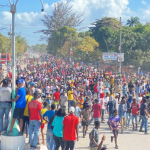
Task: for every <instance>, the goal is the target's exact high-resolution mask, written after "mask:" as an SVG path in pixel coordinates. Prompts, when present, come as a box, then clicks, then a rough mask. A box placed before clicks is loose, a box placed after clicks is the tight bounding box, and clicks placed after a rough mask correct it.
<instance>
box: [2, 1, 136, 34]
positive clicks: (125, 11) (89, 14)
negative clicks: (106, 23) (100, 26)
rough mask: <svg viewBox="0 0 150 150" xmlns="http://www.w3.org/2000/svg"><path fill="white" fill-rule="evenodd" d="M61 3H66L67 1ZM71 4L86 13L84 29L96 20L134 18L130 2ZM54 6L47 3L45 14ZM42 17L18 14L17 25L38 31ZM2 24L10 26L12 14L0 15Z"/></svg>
mask: <svg viewBox="0 0 150 150" xmlns="http://www.w3.org/2000/svg"><path fill="white" fill-rule="evenodd" d="M61 1H64V2H66V0H61ZM69 3H70V4H71V5H73V9H74V11H76V12H78V13H84V17H85V21H84V22H83V24H82V25H81V26H82V27H84V26H89V25H90V24H91V23H92V22H94V21H95V19H100V18H101V17H105V16H108V17H116V18H118V19H119V17H122V19H123V21H124V22H126V20H127V19H128V18H129V17H130V16H134V12H132V11H131V10H130V8H129V6H128V5H129V0H69ZM54 4H55V3H53V4H52V5H49V4H47V3H45V4H44V9H45V13H48V14H51V13H52V10H53V9H54ZM42 17H43V13H39V12H38V13H37V12H24V13H16V25H17V24H18V25H19V27H18V28H20V30H21V28H23V27H24V26H29V27H30V26H32V28H33V30H34V31H35V30H36V29H35V28H34V26H42V27H41V29H42V28H43V24H42V22H41V21H40V19H41V18H42ZM0 22H2V24H10V23H11V13H10V12H6V11H3V12H2V13H1V14H0ZM23 29H24V28H23ZM38 30H39V29H38ZM34 31H33V32H34Z"/></svg>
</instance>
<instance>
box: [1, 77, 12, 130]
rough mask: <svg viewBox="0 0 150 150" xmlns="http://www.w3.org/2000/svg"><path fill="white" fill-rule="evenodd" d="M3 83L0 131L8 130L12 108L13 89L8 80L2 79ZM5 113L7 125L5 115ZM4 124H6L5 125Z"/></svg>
mask: <svg viewBox="0 0 150 150" xmlns="http://www.w3.org/2000/svg"><path fill="white" fill-rule="evenodd" d="M2 83H3V85H2V87H0V97H1V99H0V132H1V131H5V130H7V127H8V122H9V112H10V110H11V93H12V90H11V88H10V87H8V80H6V79H4V80H3V81H2ZM4 115H5V125H4V122H3V117H4ZM3 125H4V126H3Z"/></svg>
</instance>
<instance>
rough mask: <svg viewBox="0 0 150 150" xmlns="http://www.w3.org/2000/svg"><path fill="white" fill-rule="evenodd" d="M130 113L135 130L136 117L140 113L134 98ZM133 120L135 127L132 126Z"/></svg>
mask: <svg viewBox="0 0 150 150" xmlns="http://www.w3.org/2000/svg"><path fill="white" fill-rule="evenodd" d="M131 112H132V125H133V130H137V125H138V116H139V112H140V105H139V104H138V103H137V102H136V99H135V98H133V103H132V104H131ZM134 119H135V125H136V126H134Z"/></svg>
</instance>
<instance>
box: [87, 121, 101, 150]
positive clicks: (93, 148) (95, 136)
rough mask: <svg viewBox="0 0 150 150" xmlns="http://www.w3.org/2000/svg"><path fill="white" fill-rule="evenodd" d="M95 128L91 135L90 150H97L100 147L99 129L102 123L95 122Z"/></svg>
mask: <svg viewBox="0 0 150 150" xmlns="http://www.w3.org/2000/svg"><path fill="white" fill-rule="evenodd" d="M94 124H95V127H94V128H93V130H92V131H91V132H90V134H89V138H90V150H97V149H98V147H99V144H98V142H99V131H98V129H99V128H100V121H95V122H94Z"/></svg>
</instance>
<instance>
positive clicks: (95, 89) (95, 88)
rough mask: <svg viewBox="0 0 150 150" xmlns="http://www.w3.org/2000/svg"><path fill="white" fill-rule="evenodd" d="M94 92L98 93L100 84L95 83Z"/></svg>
mask: <svg viewBox="0 0 150 150" xmlns="http://www.w3.org/2000/svg"><path fill="white" fill-rule="evenodd" d="M94 93H98V86H97V85H94Z"/></svg>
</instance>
